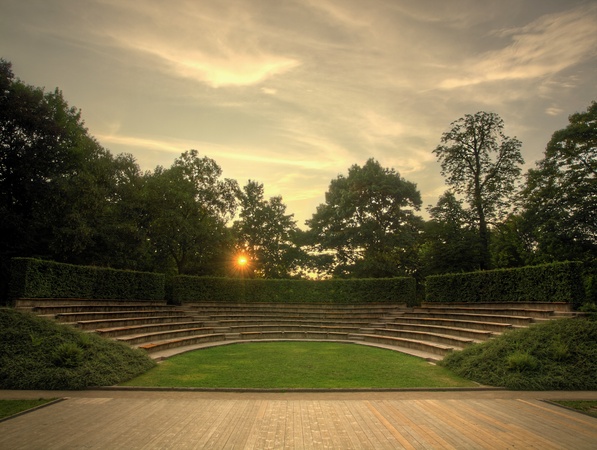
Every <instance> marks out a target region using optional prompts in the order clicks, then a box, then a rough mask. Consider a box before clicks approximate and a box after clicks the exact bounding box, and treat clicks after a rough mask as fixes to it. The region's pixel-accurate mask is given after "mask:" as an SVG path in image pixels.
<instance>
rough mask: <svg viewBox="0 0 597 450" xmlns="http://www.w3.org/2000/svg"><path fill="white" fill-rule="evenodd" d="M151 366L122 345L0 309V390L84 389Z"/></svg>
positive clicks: (135, 373)
mask: <svg viewBox="0 0 597 450" xmlns="http://www.w3.org/2000/svg"><path fill="white" fill-rule="evenodd" d="M154 365H155V363H154V362H153V361H152V360H151V359H150V358H149V357H148V356H147V355H146V354H145V353H143V352H142V351H139V350H133V349H131V348H130V347H128V346H127V345H125V344H120V343H117V342H112V341H109V340H106V339H102V338H100V337H98V336H96V335H93V334H86V333H82V332H80V331H78V330H76V329H74V328H70V327H65V326H61V325H58V324H55V323H53V322H51V321H49V320H45V319H41V318H39V317H35V316H34V315H33V314H29V313H23V312H20V311H17V310H13V309H0V389H83V388H85V387H89V386H110V385H114V384H117V383H120V382H123V381H125V380H128V379H130V378H132V377H135V376H137V375H139V374H141V373H143V372H145V371H147V370H148V369H150V368H152V367H153V366H154Z"/></svg>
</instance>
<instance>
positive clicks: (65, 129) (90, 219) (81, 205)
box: [0, 60, 145, 291]
mask: <svg viewBox="0 0 597 450" xmlns="http://www.w3.org/2000/svg"><path fill="white" fill-rule="evenodd" d="M0 92H1V93H2V94H0V216H1V217H2V221H0V234H1V235H2V241H1V242H0V265H1V267H0V269H1V274H0V275H1V279H0V283H1V285H0V289H1V290H2V291H5V289H6V286H7V284H8V270H9V261H10V258H12V257H14V256H35V257H44V258H51V259H55V260H59V261H62V262H70V263H75V264H110V265H112V266H114V267H121V268H123V267H126V268H132V269H134V268H139V267H140V265H139V264H138V262H139V261H143V250H144V243H145V240H144V239H143V237H142V236H141V237H140V236H139V230H140V229H141V228H140V227H138V226H137V223H136V222H135V217H136V215H135V214H134V211H132V210H131V208H132V207H131V206H130V205H128V204H127V206H126V207H125V206H124V202H125V201H128V200H130V199H131V196H130V195H128V192H129V191H131V190H132V189H133V188H135V187H137V184H138V183H137V181H138V175H139V168H138V166H137V165H136V163H135V162H134V160H133V159H132V157H130V156H126V155H123V156H120V157H117V158H113V157H112V155H111V154H110V153H109V152H108V151H107V150H105V149H103V148H102V147H101V146H100V145H99V144H98V143H97V142H96V141H95V139H93V138H92V137H91V136H90V135H89V134H88V132H87V129H86V128H85V127H84V123H83V120H82V119H81V113H80V111H79V110H77V109H76V108H73V107H70V106H69V105H68V103H67V102H66V100H64V98H63V95H62V92H60V91H59V90H58V89H56V90H55V91H53V92H45V91H44V90H43V89H41V88H36V87H33V86H28V85H26V84H24V83H23V82H21V81H20V80H18V79H15V77H14V75H13V73H12V69H11V65H10V63H8V62H6V61H4V60H0ZM50 205H51V207H50Z"/></svg>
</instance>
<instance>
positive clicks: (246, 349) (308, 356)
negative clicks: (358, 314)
mask: <svg viewBox="0 0 597 450" xmlns="http://www.w3.org/2000/svg"><path fill="white" fill-rule="evenodd" d="M122 385H124V386H157V387H203V388H275V389H292V388H295V389H296V388H345V389H348V388H421V387H428V388H435V387H471V386H477V384H476V383H473V382H471V381H468V380H465V379H463V378H461V377H459V376H455V375H454V374H453V373H451V372H450V370H448V369H446V368H443V367H439V366H435V365H431V364H429V363H428V362H426V361H425V360H423V359H420V358H416V357H413V356H409V355H405V354H402V353H398V352H394V351H391V350H385V349H380V348H374V347H366V346H361V345H354V344H339V343H328V342H271V343H265V342H264V343H247V344H235V345H226V346H220V347H212V348H207V349H204V350H198V351H193V352H188V353H184V354H181V355H177V356H174V357H172V358H169V359H168V360H166V361H164V362H162V363H160V364H159V365H158V366H157V367H155V368H154V369H151V370H150V371H148V372H146V373H144V374H143V375H140V376H139V377H137V378H134V379H132V380H130V381H127V382H125V383H122Z"/></svg>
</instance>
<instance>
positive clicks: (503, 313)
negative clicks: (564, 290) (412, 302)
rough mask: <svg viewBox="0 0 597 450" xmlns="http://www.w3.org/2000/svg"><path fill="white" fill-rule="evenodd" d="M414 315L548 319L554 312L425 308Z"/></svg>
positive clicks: (419, 308) (414, 310)
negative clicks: (439, 314)
mask: <svg viewBox="0 0 597 450" xmlns="http://www.w3.org/2000/svg"><path fill="white" fill-rule="evenodd" d="M413 312H415V313H428V314H429V313H431V314H433V313H442V314H443V313H450V314H454V313H466V314H478V315H498V316H500V315H501V316H523V317H533V318H549V317H552V316H553V315H554V312H555V311H554V310H548V309H530V308H524V309H523V308H505V307H499V308H498V307H495V308H489V307H486V308H479V307H449V306H444V307H437V306H433V307H432V306H427V307H418V308H414V309H413Z"/></svg>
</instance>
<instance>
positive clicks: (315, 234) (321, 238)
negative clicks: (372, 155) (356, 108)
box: [307, 159, 422, 277]
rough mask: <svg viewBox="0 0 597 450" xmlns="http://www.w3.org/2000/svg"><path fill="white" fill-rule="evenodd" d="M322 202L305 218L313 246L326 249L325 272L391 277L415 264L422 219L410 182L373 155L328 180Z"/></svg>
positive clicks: (414, 186) (323, 251) (414, 189)
mask: <svg viewBox="0 0 597 450" xmlns="http://www.w3.org/2000/svg"><path fill="white" fill-rule="evenodd" d="M325 199H326V203H324V204H321V205H319V206H318V207H317V211H316V213H315V214H313V217H312V218H311V219H310V220H308V221H307V224H308V225H309V227H310V234H311V238H312V240H313V243H314V244H315V248H316V249H317V250H318V252H320V253H331V254H333V256H334V262H333V265H332V266H331V267H329V268H328V270H327V271H328V273H330V274H333V275H335V276H340V277H390V276H399V275H405V274H410V273H412V272H413V270H414V269H415V267H416V259H417V248H416V246H417V243H418V240H419V233H420V230H421V226H422V219H421V218H420V217H418V216H416V215H415V213H414V212H415V211H418V210H419V209H420V207H421V196H420V193H419V191H418V190H417V188H416V185H415V184H414V183H411V182H409V181H406V180H405V179H403V178H402V177H400V175H399V174H398V173H397V172H395V171H394V170H393V169H385V168H382V167H381V166H380V164H379V163H378V162H377V161H375V160H374V159H369V160H368V161H367V162H366V163H365V165H364V166H363V167H359V166H358V165H356V164H355V165H353V166H352V167H351V168H350V169H349V171H348V176H347V177H345V176H343V175H340V176H338V178H337V179H335V180H332V182H331V183H330V187H329V190H328V192H327V193H326V194H325Z"/></svg>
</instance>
